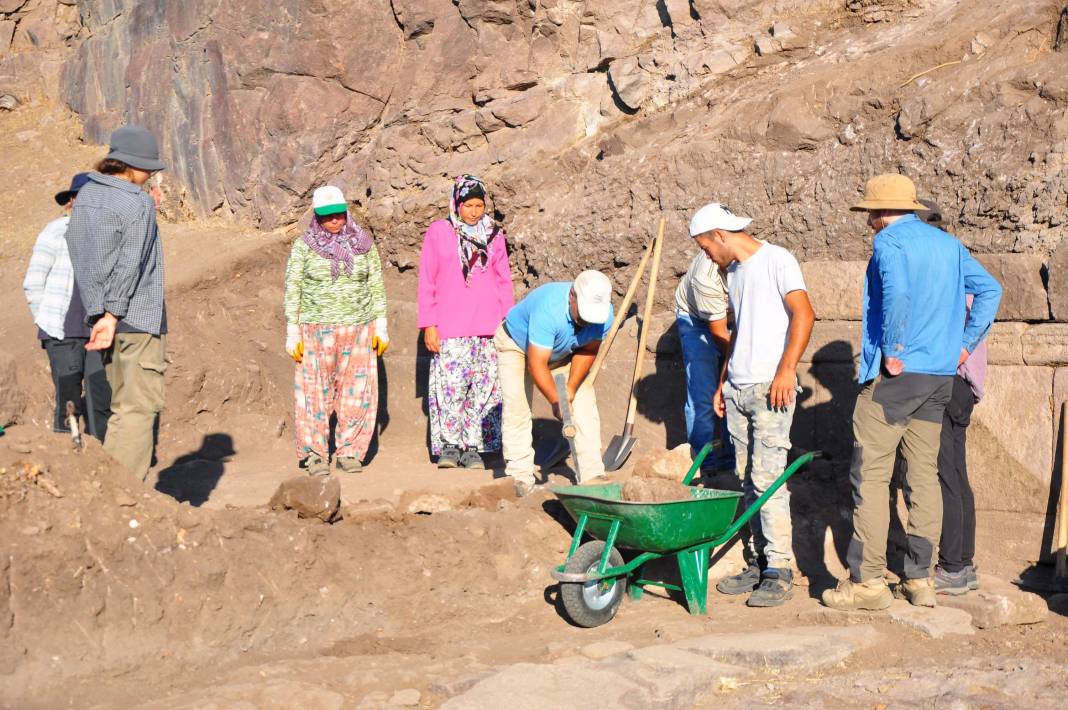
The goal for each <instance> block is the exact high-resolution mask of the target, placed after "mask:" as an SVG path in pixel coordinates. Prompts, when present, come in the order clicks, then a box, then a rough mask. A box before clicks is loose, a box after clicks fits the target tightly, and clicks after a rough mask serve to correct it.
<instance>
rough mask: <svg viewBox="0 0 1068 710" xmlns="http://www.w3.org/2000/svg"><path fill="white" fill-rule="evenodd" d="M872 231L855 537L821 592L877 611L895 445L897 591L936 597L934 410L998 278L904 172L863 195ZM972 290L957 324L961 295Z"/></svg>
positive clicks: (993, 310)
mask: <svg viewBox="0 0 1068 710" xmlns="http://www.w3.org/2000/svg"><path fill="white" fill-rule="evenodd" d="M851 209H853V210H855V211H866V212H867V213H868V226H869V227H871V229H872V231H873V232H875V240H874V243H873V249H872V256H871V260H870V261H869V262H868V271H867V275H866V278H865V285H864V313H863V326H862V336H861V337H862V342H861V356H860V372H859V375H858V380H859V381H860V383H861V384H862V385H863V389H862V391H861V393H860V396H859V397H858V398H857V403H856V408H855V409H854V411H853V436H854V444H853V464H852V469H851V471H850V480H851V483H852V486H853V504H854V510H853V538H852V540H851V541H850V544H849V552H848V554H847V561H848V563H849V579H847V580H843V581H841V582H840V583H839V584H838V588H837V589H832V590H827V591H826V592H824V593H823V603H824V604H826V605H827V606H829V607H833V608H835V609H846V610H851V609H870V610H879V609H885V608H886V607H888V606H890V602H891V600H892V595H891V593H890V589H889V588H888V587H887V585H886V580H885V579H884V577H883V573H884V571H885V568H886V538H887V530H888V526H889V522H890V511H889V507H888V506H887V504H886V501H887V497H888V495H889V486H890V478H891V474H892V472H893V467H894V457H895V452H896V451H897V449H898V446H899V445H900V447H901V450H902V453H903V455H904V457H905V460H906V462H907V464H908V471H907V474H906V483H907V485H908V487H909V489H911V495H910V496H909V500H908V506H909V516H908V518H909V519H908V530H907V533H908V537H907V540H908V545H907V548H908V549H907V553H906V559H905V578H904V579H903V580H902V583H901V586H900V590H901V592H902V593H903V595H904V596H905V598H906V599H908V600H909V602H911V603H912V604H915V605H918V606H934V605H935V590H934V585H933V583H932V580H931V562H932V556H933V554H934V551H935V547H936V545H937V544H938V538H939V535H940V533H941V527H942V496H941V489H940V487H939V483H938V465H937V462H938V448H939V441H940V434H941V427H942V416H943V413H944V411H945V408H946V404H947V403H948V402H949V399H950V395H951V393H952V391H953V376H954V374H955V373H956V371H957V367H958V366H959V365H960V364H961V363H963V362H964V361H965V360H967V359H968V356H969V354H970V353H971V352H972V351H973V350H975V348H976V347H977V346H978V345H979V343H980V342H981V341H982V339H983V338H984V337H985V336H986V334H987V331H988V330H989V329H990V326H991V324H992V323H993V322H994V316H995V315H996V314H997V310H998V304H999V303H1000V302H1001V286H1000V285H999V284H998V282H997V281H995V280H994V278H993V277H992V276H990V274H988V273H987V272H986V270H985V269H983V267H982V266H981V265H980V264H979V262H977V261H976V260H975V259H973V258H972V256H971V254H969V253H968V249H967V248H966V247H965V246H964V245H963V244H961V243H960V241H958V240H957V239H955V238H954V237H952V236H951V235H949V234H947V233H945V232H943V231H942V230H940V229H938V228H936V227H933V226H931V225H929V224H926V223H924V222H923V221H921V220H920V219H919V218H917V217H916V215H915V214H914V213H915V212H916V211H917V210H925V209H926V207H925V206H924V205H922V204H921V203H919V202H918V201H917V200H916V186H915V185H914V184H913V183H912V181H911V180H909V179H908V178H907V177H905V176H903V175H894V174H891V175H879V176H877V177H874V178H872V179H871V180H869V181H868V184H867V186H866V188H865V192H864V201H863V202H861V203H860V204H858V205H856V206H854V207H852V208H851ZM967 294H971V295H972V296H973V297H974V300H973V302H972V308H971V311H970V313H968V314H967V321H965V298H966V295H967Z"/></svg>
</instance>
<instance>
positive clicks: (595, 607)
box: [560, 540, 627, 628]
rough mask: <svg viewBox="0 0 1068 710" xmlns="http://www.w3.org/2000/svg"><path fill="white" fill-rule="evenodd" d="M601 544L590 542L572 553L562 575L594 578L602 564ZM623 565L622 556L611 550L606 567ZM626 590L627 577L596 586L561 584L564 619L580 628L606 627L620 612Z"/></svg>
mask: <svg viewBox="0 0 1068 710" xmlns="http://www.w3.org/2000/svg"><path fill="white" fill-rule="evenodd" d="M603 552H604V542H602V541H601V540H591V541H589V542H587V543H586V544H584V545H582V546H581V547H579V549H577V550H576V551H575V554H574V555H572V557H571V559H570V560H568V562H567V566H566V567H565V571H567V572H570V573H572V574H595V573H596V572H597V567H598V565H600V564H601V553H603ZM622 564H623V556H622V555H620V554H619V551H618V550H616V549H615V548H614V547H613V548H612V552H611V554H610V555H609V556H608V566H609V567H619V566H621V565H622ZM626 588H627V578H626V577H616V578H614V579H602V580H599V581H596V582H561V583H560V600H561V601H562V602H563V604H564V610H565V611H566V612H567V615H568V616H569V617H570V618H571V620H572V621H573V622H575V623H576V624H577V625H579V626H584V627H586V628H592V627H594V626H600V625H601V624H607V623H608V622H609V621H611V620H612V619H613V617H615V615H616V612H617V611H619V605H620V603H621V602H622V601H623V593H624V592H625V591H626Z"/></svg>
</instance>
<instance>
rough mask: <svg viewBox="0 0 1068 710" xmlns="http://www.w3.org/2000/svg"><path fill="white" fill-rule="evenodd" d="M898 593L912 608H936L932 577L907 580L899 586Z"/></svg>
mask: <svg viewBox="0 0 1068 710" xmlns="http://www.w3.org/2000/svg"><path fill="white" fill-rule="evenodd" d="M896 591H897V593H898V596H900V597H901V598H902V599H907V600H908V602H909V604H911V605H912V606H934V605H935V588H934V582H932V581H931V578H930V577H923V578H922V579H906V580H904V581H902V582H901V584H899V585H897V590H896Z"/></svg>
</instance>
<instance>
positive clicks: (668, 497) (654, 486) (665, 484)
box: [622, 476, 691, 503]
mask: <svg viewBox="0 0 1068 710" xmlns="http://www.w3.org/2000/svg"><path fill="white" fill-rule="evenodd" d="M622 498H623V500H625V501H630V502H632V503H664V502H668V501H673V500H689V499H690V498H691V496H690V488H689V486H684V485H682V484H681V483H679V482H678V481H667V480H664V479H663V478H644V477H640V476H635V477H634V478H632V479H630V480H629V481H627V482H626V483H624V484H623V488H622Z"/></svg>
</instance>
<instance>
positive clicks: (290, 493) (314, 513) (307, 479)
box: [267, 476, 341, 523]
mask: <svg viewBox="0 0 1068 710" xmlns="http://www.w3.org/2000/svg"><path fill="white" fill-rule="evenodd" d="M267 505H268V506H269V507H270V508H271V509H272V510H295V511H297V516H298V517H301V518H317V519H319V520H322V521H323V522H324V523H329V522H332V521H333V520H334V519H335V518H336V517H337V511H338V508H340V507H341V481H339V480H337V478H335V477H334V476H297V477H295V478H289V479H287V480H285V481H282V483H281V485H279V486H278V490H276V491H275V492H274V495H273V496H271V500H270V502H269V503H268V504H267Z"/></svg>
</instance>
